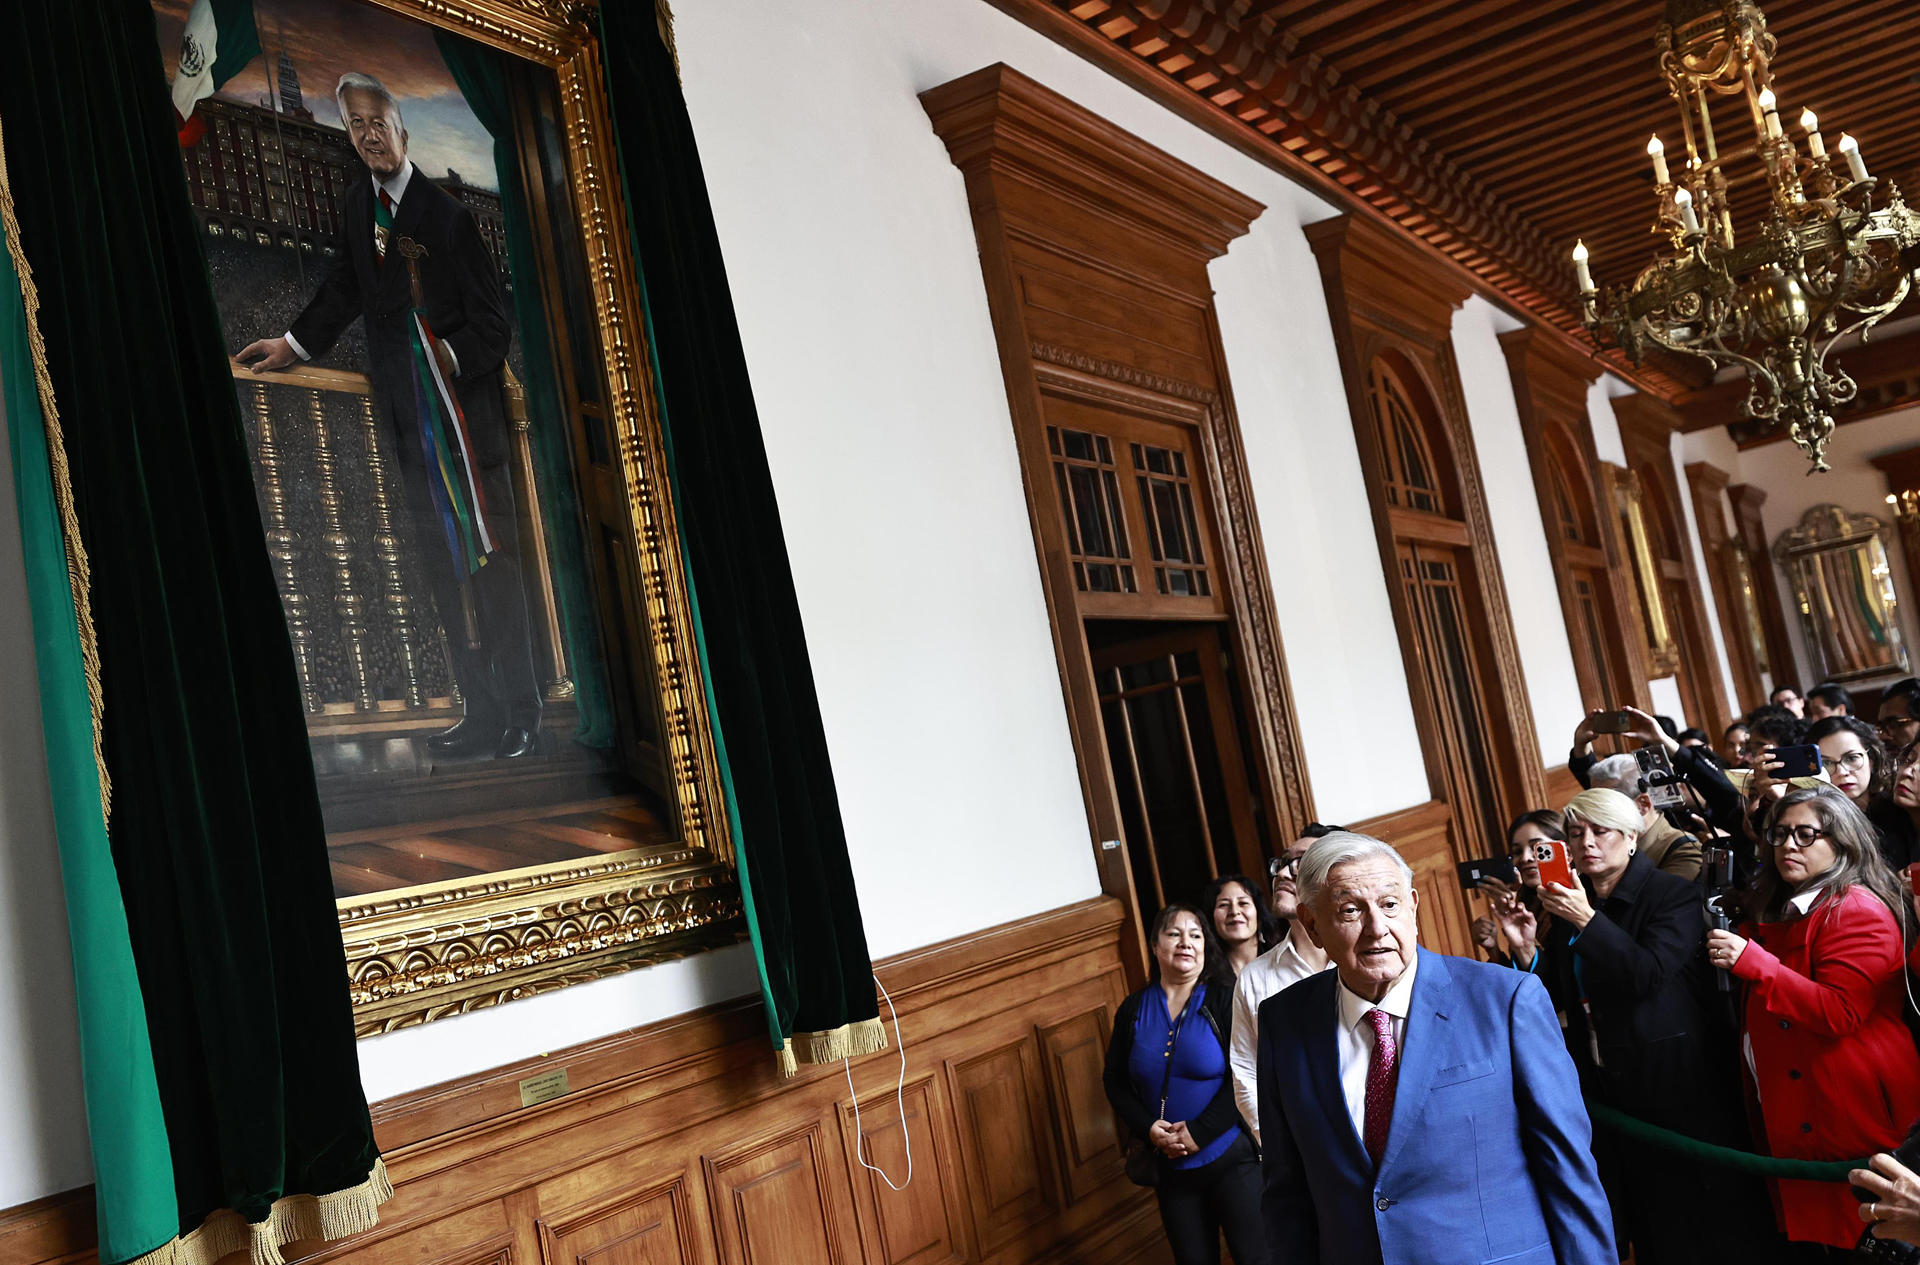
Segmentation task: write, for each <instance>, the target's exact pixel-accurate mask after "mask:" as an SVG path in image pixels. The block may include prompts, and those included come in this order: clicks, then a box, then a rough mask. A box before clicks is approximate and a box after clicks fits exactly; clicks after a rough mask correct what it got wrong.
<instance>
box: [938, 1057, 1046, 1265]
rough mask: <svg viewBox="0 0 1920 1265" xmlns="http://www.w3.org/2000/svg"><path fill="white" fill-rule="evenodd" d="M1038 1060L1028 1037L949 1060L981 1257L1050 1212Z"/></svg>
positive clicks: (961, 1144)
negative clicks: (965, 1057) (983, 1051)
mask: <svg viewBox="0 0 1920 1265" xmlns="http://www.w3.org/2000/svg"><path fill="white" fill-rule="evenodd" d="M1039 1062H1040V1060H1039V1056H1038V1055H1037V1053H1036V1052H1035V1049H1034V1042H1033V1038H1032V1037H1031V1036H1028V1037H1025V1038H1022V1039H1021V1040H1018V1041H1015V1042H1013V1043H1012V1044H1010V1045H1003V1046H1001V1047H999V1048H998V1049H995V1050H989V1051H988V1052H986V1053H985V1054H981V1055H978V1056H976V1057H974V1058H970V1059H965V1060H959V1061H954V1062H949V1063H948V1064H947V1080H948V1083H949V1085H950V1086H951V1087H952V1091H953V1102H954V1108H955V1111H954V1114H955V1116H956V1117H957V1119H958V1123H959V1128H960V1155H961V1158H962V1162H963V1163H964V1165H965V1167H966V1173H967V1186H968V1189H969V1192H970V1193H971V1196H972V1205H973V1228H974V1235H975V1238H976V1241H977V1242H978V1243H979V1245H980V1251H981V1252H982V1254H987V1253H992V1252H995V1251H997V1250H999V1248H1000V1247H1001V1246H1002V1245H1004V1244H1006V1243H1007V1242H1009V1241H1010V1240H1012V1239H1014V1238H1016V1237H1018V1236H1019V1235H1020V1234H1021V1232H1022V1231H1024V1230H1027V1229H1030V1228H1031V1227H1033V1226H1036V1225H1038V1224H1040V1223H1041V1222H1043V1221H1045V1220H1046V1218H1047V1216H1048V1214H1049V1213H1051V1212H1052V1211H1053V1206H1054V1201H1053V1198H1052V1195H1051V1192H1050V1191H1049V1189H1048V1186H1049V1183H1048V1180H1047V1157H1046V1147H1045V1146H1044V1144H1043V1143H1042V1142H1041V1140H1040V1138H1041V1136H1042V1130H1043V1129H1044V1128H1045V1127H1046V1126H1045V1117H1044V1113H1043V1112H1042V1111H1041V1109H1040V1108H1041V1101H1042V1095H1043V1093H1044V1091H1043V1090H1041V1089H1040V1067H1039Z"/></svg>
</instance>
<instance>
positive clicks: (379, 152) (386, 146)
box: [239, 74, 541, 757]
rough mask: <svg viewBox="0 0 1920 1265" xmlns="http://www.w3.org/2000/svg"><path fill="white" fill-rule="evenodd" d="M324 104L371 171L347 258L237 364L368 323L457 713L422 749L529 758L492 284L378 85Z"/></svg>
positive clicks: (323, 341)
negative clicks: (283, 325)
mask: <svg viewBox="0 0 1920 1265" xmlns="http://www.w3.org/2000/svg"><path fill="white" fill-rule="evenodd" d="M334 97H335V100H336V101H337V102H338V104H339V106H340V117H341V119H342V121H343V122H344V123H345V124H346V127H347V134H348V136H349V137H350V138H351V139H352V141H353V147H354V149H355V150H356V151H357V152H358V153H359V155H360V158H361V161H363V162H365V163H366V165H367V170H368V172H369V179H367V180H365V181H356V182H354V183H353V184H352V185H351V186H350V187H349V188H348V190H347V192H346V194H345V196H344V197H343V199H342V218H343V221H344V223H343V239H344V245H345V249H344V251H343V252H342V253H341V256H340V258H339V260H338V262H337V263H336V264H335V265H334V267H333V269H332V271H331V272H330V273H329V275H328V276H327V278H326V279H325V280H324V281H323V282H322V283H321V285H320V289H319V292H318V293H316V294H315V295H314V296H313V299H312V301H311V302H309V303H308V304H307V307H306V310H305V311H303V312H302V313H300V315H299V317H298V318H297V319H296V320H295V321H294V322H293V326H292V328H290V329H289V330H288V331H287V333H286V334H285V335H283V336H282V337H279V338H264V339H261V340H259V341H258V342H254V343H251V344H249V345H248V346H247V347H245V348H244V349H242V350H241V352H240V357H239V358H240V360H241V361H243V362H245V363H248V364H251V365H252V367H253V371H254V372H255V373H266V372H270V371H272V370H276V369H285V368H287V367H289V366H290V365H292V364H294V363H295V361H296V360H310V359H312V358H314V357H316V356H322V355H325V354H326V352H327V351H328V349H329V348H331V347H332V346H333V344H334V342H335V341H336V340H337V339H338V338H339V337H340V335H341V333H342V332H343V331H345V329H346V328H347V326H349V325H351V324H352V323H353V322H354V321H355V320H356V319H360V320H364V321H365V322H366V334H367V355H368V359H369V360H370V361H371V365H370V373H369V377H370V378H371V379H372V382H373V400H374V407H375V409H376V411H377V412H378V413H379V414H380V416H381V417H382V418H383V419H384V422H385V426H384V428H383V429H384V431H385V435H384V442H385V443H386V445H387V451H388V452H390V453H392V454H394V464H395V466H396V467H397V468H398V470H399V472H400V479H401V484H402V486H403V488H404V489H405V494H406V500H407V508H408V511H409V513H410V516H411V520H412V523H413V541H414V546H415V548H416V550H417V551H418V552H419V554H420V556H421V557H422V559H423V561H424V568H423V569H424V570H425V572H426V576H427V581H428V584H429V585H430V586H431V588H432V590H433V601H434V606H435V607H436V608H437V610H438V611H439V615H440V623H441V626H442V627H443V628H444V629H445V630H446V634H447V645H448V647H449V649H450V651H451V653H452V659H453V676H454V681H455V682H456V684H458V685H459V687H460V693H461V695H462V696H463V698H464V700H465V703H466V715H465V717H464V718H463V719H462V720H461V721H460V723H459V724H457V725H455V726H454V727H453V728H451V729H449V730H447V731H445V732H444V733H440V734H436V735H435V736H433V737H432V738H430V739H428V745H429V746H430V747H431V748H432V749H434V750H436V751H440V752H445V753H448V754H477V753H480V752H484V751H489V750H491V751H492V752H493V753H494V754H496V755H498V756H502V757H512V756H522V755H527V754H529V753H531V752H532V751H533V750H534V747H535V742H536V735H537V734H538V732H539V726H540V701H541V696H540V690H539V684H538V680H537V678H536V677H535V675H534V669H533V653H532V646H531V643H530V640H529V635H528V627H527V608H526V599H525V596H524V595H523V593H522V591H521V587H520V568H519V553H520V550H519V542H518V534H517V531H516V526H515V523H516V518H515V514H514V505H513V483H512V480H511V478H510V477H509V474H508V466H507V457H508V442H507V413H506V401H505V398H504V395H503V393H502V389H501V386H502V371H503V369H504V366H505V363H506V356H507V346H508V342H509V340H510V337H511V331H510V329H509V327H508V324H507V311H506V302H505V296H504V294H503V293H502V289H501V285H500V277H499V273H498V272H497V271H496V269H495V265H494V261H493V257H492V255H491V254H490V253H489V252H488V250H487V246H486V243H485V241H484V240H483V239H482V238H481V236H480V229H479V225H478V224H477V223H476V222H475V220H474V217H473V213H472V212H471V211H469V210H468V209H467V208H466V207H464V206H462V205H461V204H460V203H459V202H457V201H455V200H454V199H453V198H452V197H450V196H449V195H448V194H447V193H446V192H445V191H444V190H442V189H441V188H440V187H439V186H438V185H436V184H434V183H433V182H432V181H431V180H428V179H427V178H426V176H425V175H424V174H422V173H421V171H420V169H419V168H417V167H415V166H414V165H413V164H412V163H410V162H409V161H407V131H406V128H405V127H404V126H403V125H402V123H401V119H400V108H399V105H398V104H397V103H396V102H395V101H394V99H393V96H392V95H391V94H390V93H389V92H388V91H387V90H386V89H385V88H384V87H382V86H381V84H380V83H379V81H378V80H375V79H372V78H370V77H368V76H366V75H358V74H349V75H343V76H342V77H341V79H340V84H339V86H338V88H337V89H336V90H335V94H334Z"/></svg>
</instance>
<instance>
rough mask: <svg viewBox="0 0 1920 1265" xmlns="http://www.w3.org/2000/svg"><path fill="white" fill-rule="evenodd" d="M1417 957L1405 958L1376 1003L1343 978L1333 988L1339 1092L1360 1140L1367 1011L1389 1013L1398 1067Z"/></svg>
mask: <svg viewBox="0 0 1920 1265" xmlns="http://www.w3.org/2000/svg"><path fill="white" fill-rule="evenodd" d="M1419 965H1420V959H1419V956H1418V955H1417V954H1416V955H1415V956H1413V957H1412V958H1410V959H1408V961H1407V969H1406V970H1404V971H1402V972H1401V973H1400V978H1399V979H1397V980H1395V981H1393V985H1392V987H1390V988H1388V989H1387V995H1386V996H1384V997H1382V998H1381V999H1380V1000H1379V1001H1378V1002H1370V1001H1368V1000H1366V999H1365V998H1364V997H1362V996H1360V995H1359V994H1358V993H1356V992H1354V991H1353V990H1352V989H1350V988H1348V987H1347V985H1346V982H1345V981H1344V980H1343V981H1341V982H1340V984H1339V985H1338V986H1336V988H1335V989H1334V991H1335V993H1336V994H1337V995H1338V998H1339V1003H1338V1015H1339V1023H1340V1029H1339V1032H1338V1033H1337V1040H1336V1041H1335V1043H1334V1047H1335V1049H1337V1050H1338V1051H1339V1054H1340V1093H1341V1095H1342V1096H1343V1097H1344V1098H1345V1099H1346V1100H1347V1114H1348V1115H1349V1116H1351V1117H1353V1132H1354V1134H1355V1135H1356V1136H1358V1137H1359V1138H1361V1139H1363V1140H1364V1139H1365V1138H1366V1136H1367V1065H1368V1064H1369V1063H1370V1062H1372V1061H1373V1043H1374V1037H1373V1022H1372V1021H1371V1020H1370V1019H1368V1018H1367V1015H1368V1013H1369V1012H1370V1011H1373V1010H1375V1009H1380V1010H1384V1011H1386V1012H1387V1015H1388V1020H1389V1021H1388V1023H1387V1030H1388V1031H1389V1032H1391V1033H1393V1048H1394V1050H1395V1057H1394V1062H1395V1065H1396V1066H1397V1065H1398V1064H1399V1063H1401V1062H1404V1061H1405V1060H1406V1057H1407V1011H1408V1010H1409V1009H1410V1008H1411V1007H1412V1005H1413V973H1414V971H1415V970H1416V969H1417V968H1418V967H1419Z"/></svg>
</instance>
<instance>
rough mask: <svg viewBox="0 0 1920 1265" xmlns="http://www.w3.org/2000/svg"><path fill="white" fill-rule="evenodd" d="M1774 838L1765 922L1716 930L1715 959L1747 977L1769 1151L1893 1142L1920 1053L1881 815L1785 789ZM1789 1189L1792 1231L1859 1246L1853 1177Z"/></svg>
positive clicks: (1840, 1150) (1764, 874) (1913, 1112)
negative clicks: (1910, 1026) (1907, 1006)
mask: <svg viewBox="0 0 1920 1265" xmlns="http://www.w3.org/2000/svg"><path fill="white" fill-rule="evenodd" d="M1764 838H1765V841H1766V845H1767V846H1766V848H1765V857H1764V859H1763V863H1762V867H1761V871H1760V878H1759V885H1758V889H1757V891H1756V892H1755V902H1756V903H1755V909H1756V911H1757V917H1756V919H1755V920H1754V921H1752V922H1748V923H1744V924H1742V925H1741V927H1740V929H1739V931H1738V932H1733V931H1722V930H1718V929H1715V930H1713V931H1710V932H1708V933H1707V954H1708V960H1709V961H1711V962H1712V963H1713V964H1714V965H1715V966H1718V967H1720V968H1722V969H1723V970H1727V971H1730V972H1732V974H1733V975H1734V976H1735V977H1736V978H1738V979H1740V980H1741V981H1743V982H1744V983H1745V984H1746V985H1747V988H1746V1002H1745V1007H1744V1014H1743V1019H1742V1023H1741V1032H1742V1041H1741V1045H1742V1052H1743V1055H1744V1061H1745V1063H1746V1070H1747V1077H1748V1088H1749V1090H1750V1091H1751V1093H1752V1094H1753V1096H1754V1098H1755V1099H1756V1100H1757V1107H1758V1111H1759V1116H1760V1119H1761V1122H1762V1125H1763V1128H1764V1130H1765V1133H1766V1142H1767V1151H1768V1152H1769V1153H1770V1154H1772V1155H1776V1156H1780V1157H1783V1158H1790V1159H1828V1160H1830V1159H1839V1158H1846V1157H1851V1156H1860V1155H1871V1154H1874V1153H1876V1152H1881V1151H1888V1150H1891V1149H1892V1148H1893V1147H1895V1146H1897V1145H1898V1144H1899V1143H1900V1141H1901V1139H1903V1138H1904V1137H1905V1136H1906V1133H1907V1127H1908V1126H1909V1125H1911V1124H1912V1123H1913V1122H1914V1120H1916V1119H1920V1054H1916V1053H1915V1050H1914V1044H1913V1038H1912V1036H1911V1035H1910V1034H1909V1033H1908V1031H1907V1027H1906V1024H1905V1023H1904V1022H1903V1021H1902V1018H1901V1002H1902V1000H1903V999H1904V997H1905V987H1904V981H1905V972H1904V969H1903V968H1904V962H1903V958H1904V957H1905V946H1904V945H1903V944H1902V940H1901V932H1900V914H1899V911H1900V910H1901V909H1902V907H1903V906H1904V904H1905V898H1904V896H1903V895H1902V893H1901V891H1900V889H1899V885H1898V881H1897V880H1896V879H1895V877H1894V875H1893V872H1892V871H1891V870H1889V869H1888V868H1887V864H1886V861H1885V860H1884V859H1883V858H1882V857H1881V855H1880V848H1879V843H1878V840H1877V838H1876V835H1875V832H1874V829H1873V825H1872V823H1870V822H1869V821H1868V820H1867V819H1866V815H1865V814H1864V813H1862V812H1861V811H1860V810H1859V809H1858V808H1856V807H1855V806H1854V804H1853V801H1852V800H1850V799H1848V798H1847V797H1846V796H1845V795H1842V794H1841V793H1840V792H1839V791H1837V790H1834V789H1833V788H1832V787H1830V786H1819V787H1797V788H1794V789H1792V790H1789V791H1787V792H1786V793H1785V794H1784V795H1783V796H1782V797H1781V798H1780V800H1779V802H1778V803H1777V804H1776V805H1775V806H1774V807H1773V809H1772V811H1771V812H1770V813H1769V815H1768V818H1767V827H1766V833H1765V835H1764ZM1777 1185H1778V1199H1777V1204H1778V1207H1779V1209H1780V1215H1781V1219H1782V1220H1781V1229H1782V1230H1783V1231H1785V1233H1786V1235H1787V1237H1788V1238H1789V1239H1791V1240H1793V1241H1795V1242H1801V1243H1814V1244H1826V1245H1827V1246H1830V1247H1835V1248H1850V1247H1852V1246H1853V1245H1854V1244H1855V1243H1856V1242H1857V1241H1858V1239H1859V1237H1860V1218H1859V1214H1858V1212H1857V1211H1856V1209H1857V1206H1858V1205H1857V1201H1856V1200H1855V1198H1854V1196H1853V1195H1852V1194H1851V1193H1850V1192H1849V1190H1848V1189H1847V1187H1846V1186H1845V1185H1844V1184H1842V1183H1839V1182H1811V1181H1788V1180H1783V1181H1780V1182H1779V1183H1778V1184H1777Z"/></svg>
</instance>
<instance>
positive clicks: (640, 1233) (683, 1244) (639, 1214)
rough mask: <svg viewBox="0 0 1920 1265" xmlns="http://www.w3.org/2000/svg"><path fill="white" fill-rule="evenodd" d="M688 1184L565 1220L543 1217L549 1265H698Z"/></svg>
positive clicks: (669, 1185)
mask: <svg viewBox="0 0 1920 1265" xmlns="http://www.w3.org/2000/svg"><path fill="white" fill-rule="evenodd" d="M691 1221H692V1217H691V1214H690V1210H689V1208H688V1196H687V1183H686V1180H685V1179H684V1178H681V1177H676V1178H674V1179H673V1180H671V1181H669V1182H666V1183H664V1184H661V1185H657V1186H652V1187H648V1188H646V1189H643V1190H640V1191H638V1192H636V1193H634V1194H632V1195H629V1196H627V1197H625V1198H622V1199H619V1200H616V1201H614V1202H613V1203H609V1204H603V1205H602V1206H600V1207H597V1208H594V1209H592V1210H590V1211H583V1212H576V1213H572V1214H569V1215H567V1216H564V1217H555V1218H547V1217H541V1218H540V1219H539V1220H538V1221H536V1222H535V1225H536V1227H537V1229H538V1230H539V1234H540V1255H541V1258H542V1260H543V1261H544V1262H545V1265H694V1262H696V1261H699V1260H701V1259H702V1258H701V1256H700V1255H699V1254H698V1252H697V1250H696V1249H695V1247H694V1239H693V1229H692V1225H691Z"/></svg>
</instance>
